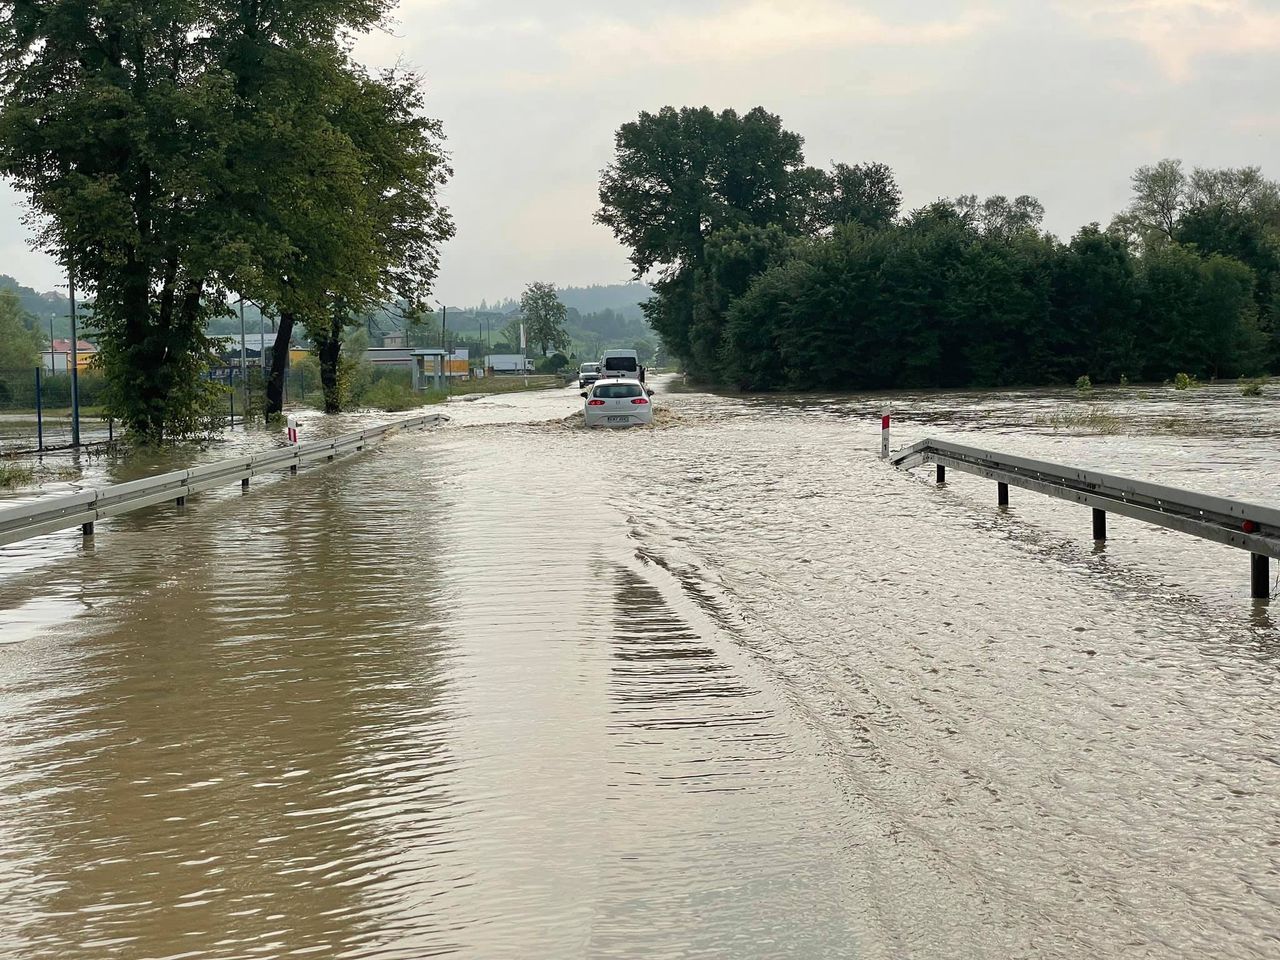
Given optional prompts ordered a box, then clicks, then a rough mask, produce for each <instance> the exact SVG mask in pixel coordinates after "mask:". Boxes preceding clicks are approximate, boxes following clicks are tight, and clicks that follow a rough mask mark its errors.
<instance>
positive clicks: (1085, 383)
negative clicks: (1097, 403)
mask: <svg viewBox="0 0 1280 960" xmlns="http://www.w3.org/2000/svg"><path fill="white" fill-rule="evenodd" d="M1076 389H1077V390H1078V391H1080V392H1081V393H1089V392H1090V391H1091V390H1093V381H1092V380H1090V379H1089V375H1088V374H1087V373H1086V374H1085V375H1084V376H1083V377H1081V378H1080V379H1079V380H1077V381H1076Z"/></svg>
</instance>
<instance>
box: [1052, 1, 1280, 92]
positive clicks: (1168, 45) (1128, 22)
mask: <svg viewBox="0 0 1280 960" xmlns="http://www.w3.org/2000/svg"><path fill="white" fill-rule="evenodd" d="M1059 9H1060V10H1061V11H1062V12H1063V13H1065V14H1066V15H1067V16H1070V17H1073V18H1075V19H1077V20H1080V21H1082V22H1084V23H1085V24H1086V25H1087V26H1088V27H1089V28H1090V29H1091V30H1092V31H1094V32H1095V33H1098V34H1101V35H1104V36H1108V37H1113V38H1118V39H1124V40H1131V41H1133V42H1134V43H1137V44H1140V45H1141V46H1143V47H1145V48H1146V49H1147V51H1148V52H1149V53H1150V54H1151V56H1152V57H1154V58H1155V60H1156V61H1157V62H1158V63H1159V64H1160V66H1161V67H1162V68H1163V70H1164V71H1165V73H1166V74H1167V75H1168V76H1169V78H1170V79H1173V80H1177V81H1185V80H1189V79H1190V78H1191V76H1192V73H1193V68H1194V65H1195V63H1196V61H1198V60H1200V59H1202V58H1204V57H1210V56H1229V55H1232V54H1248V53H1268V52H1280V11H1276V10H1274V9H1270V10H1269V9H1265V8H1264V7H1263V5H1262V4H1261V3H1260V2H1257V0H1065V2H1062V3H1060V4H1059Z"/></svg>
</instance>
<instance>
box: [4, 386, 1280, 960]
mask: <svg viewBox="0 0 1280 960" xmlns="http://www.w3.org/2000/svg"><path fill="white" fill-rule="evenodd" d="M671 386H673V385H672V384H661V385H660V388H661V392H660V395H659V397H658V399H659V401H661V403H662V407H661V409H662V417H661V425H660V427H659V428H658V429H654V430H644V431H633V432H622V433H587V432H585V431H583V430H581V429H578V428H577V427H576V426H575V425H574V424H573V421H572V418H571V417H570V415H571V414H572V412H573V411H574V410H575V408H576V407H577V405H578V403H579V402H580V401H579V400H578V397H577V394H576V392H575V391H572V390H566V391H555V392H549V393H542V394H529V395H507V396H503V397H496V398H491V399H484V400H478V401H474V402H466V403H454V404H451V405H450V409H449V413H450V414H451V416H453V418H454V420H453V422H452V423H451V424H449V425H448V426H446V427H444V428H441V429H439V430H435V431H429V432H413V433H404V434H401V435H399V436H396V437H393V438H392V439H389V440H388V441H386V442H384V443H382V444H380V445H379V446H377V447H376V448H374V449H372V450H370V451H369V452H367V453H365V454H361V455H356V456H352V457H348V458H345V459H343V460H340V461H337V462H335V463H333V464H329V465H325V466H320V467H316V468H313V469H309V470H304V471H303V472H301V473H300V474H299V476H298V477H296V478H292V479H280V480H276V481H271V482H265V483H262V484H257V485H255V486H254V488H253V489H252V490H250V491H249V493H248V494H246V495H241V493H240V491H239V490H238V489H231V490H227V491H220V492H217V493H213V494H206V495H201V496H200V497H197V498H194V499H193V500H192V501H191V503H190V504H189V505H188V507H187V508H186V509H185V510H184V511H182V512H181V513H179V512H177V511H175V510H173V509H172V508H167V509H156V510H153V511H146V512H143V513H140V514H136V515H131V516H128V517H124V518H119V519H116V520H113V521H108V522H103V523H100V524H99V529H98V536H97V537H96V539H95V540H93V541H91V542H90V543H89V544H88V545H81V543H80V541H79V540H78V538H76V537H74V536H72V535H70V534H61V535H56V536H52V537H47V538H44V539H41V540H38V541H32V542H30V543H28V544H25V545H19V546H15V547H11V548H7V549H5V550H4V551H0V957H4V958H18V960H32V958H72V960H79V958H86V960H87V958H112V957H118V958H178V957H183V958H240V957H245V958H248V957H290V956H316V957H342V958H406V960H408V958H421V957H428V956H458V957H476V958H494V957H520V958H562V957H637V958H666V957H670V958H693V957H699V958H702V957H705V958H757V957H758V958H773V957H785V956H792V957H802V958H819V957H839V958H844V957H856V958H864V957H865V958H939V960H942V958H993V960H995V958H1000V960H1005V958H1010V957H1036V958H1041V957H1043V958H1076V957H1097V958H1111V957H1124V958H1166V957H1168V958H1174V957H1215V958H1243V957H1269V958H1274V957H1276V956H1280V922H1278V921H1277V919H1276V918H1277V917H1280V709H1278V707H1280V685H1278V684H1277V678H1278V676H1280V628H1278V627H1277V621H1278V620H1280V606H1278V605H1277V604H1276V603H1272V604H1266V603H1256V602H1254V601H1251V600H1249V599H1248V576H1247V574H1248V557H1247V556H1246V555H1245V554H1244V553H1242V552H1239V551H1234V550H1231V549H1229V548H1225V547H1218V546H1215V545H1212V544H1207V543H1205V542H1202V541H1199V540H1195V539H1192V538H1189V537H1184V536H1181V535H1178V534H1174V533H1171V532H1168V531H1163V530H1158V529H1153V528H1147V527H1143V526H1141V525H1139V524H1138V523H1136V522H1133V521H1126V520H1124V519H1123V518H1119V517H1117V518H1114V519H1113V521H1112V530H1111V533H1112V537H1113V540H1112V541H1110V542H1109V543H1108V544H1107V546H1106V547H1105V548H1095V546H1094V545H1093V543H1092V542H1091V541H1090V539H1089V512H1088V510H1085V509H1082V508H1079V507H1073V506H1071V505H1069V504H1066V503H1062V502H1059V501H1054V500H1050V499H1049V498H1045V497H1039V496H1036V495H1033V494H1031V493H1028V492H1024V491H1019V490H1014V491H1012V494H1013V504H1012V506H1011V507H1010V508H1009V509H1008V510H1000V509H997V508H996V506H995V491H994V488H993V485H992V484H989V483H983V482H982V481H979V480H977V479H976V478H971V477H966V476H964V475H959V476H957V477H955V478H953V481H952V483H951V484H949V485H948V486H946V487H943V488H936V487H934V486H933V485H932V484H931V483H929V482H927V480H928V479H929V478H926V477H924V476H923V475H921V476H915V477H913V476H911V475H907V474H901V473H897V472H895V471H893V470H891V469H890V468H888V467H886V466H885V465H884V464H882V463H881V462H880V461H879V460H878V459H877V458H876V454H877V452H878V446H879V430H878V415H879V412H880V409H881V407H882V406H883V405H884V404H885V403H887V402H892V404H893V406H894V409H895V415H896V423H897V432H896V436H895V443H894V445H895V447H896V446H900V445H905V444H906V443H909V442H912V441H914V440H917V439H921V438H923V437H925V436H929V435H933V436H944V437H954V438H963V439H965V440H966V441H967V442H971V443H974V444H977V445H983V446H989V447H992V448H995V449H1000V450H1005V451H1008V452H1012V453H1024V454H1029V455H1034V456H1038V457H1041V458H1044V459H1050V460H1059V461H1064V462H1069V463H1078V464H1080V465H1082V466H1092V467H1097V468H1102V469H1107V470H1109V471H1111V472H1114V473H1118V474H1121V475H1124V474H1130V475H1137V476H1142V477H1144V478H1147V479H1152V480H1156V481H1159V482H1165V483H1171V484H1175V485H1180V486H1188V487H1192V488H1195V489H1200V490H1203V491H1205V492H1210V493H1219V494H1225V495H1238V496H1243V497H1245V498H1247V499H1254V500H1260V501H1263V502H1269V503H1272V504H1274V503H1276V502H1277V501H1280V471H1278V470H1277V468H1278V467H1280V452H1278V451H1280V404H1278V403H1276V402H1275V401H1274V400H1268V399H1266V398H1263V399H1261V400H1258V399H1245V398H1242V397H1240V396H1239V395H1238V391H1234V390H1229V389H1226V388H1223V389H1217V388H1214V389H1205V390H1200V391H1195V392H1194V393H1192V394H1189V395H1187V396H1181V395H1176V394H1173V393H1172V392H1164V391H1140V390H1134V391H1126V392H1124V393H1123V394H1120V393H1117V394H1114V395H1110V394H1106V393H1104V392H1101V391H1100V392H1099V394H1098V396H1096V397H1094V398H1091V399H1089V400H1080V399H1077V398H1076V397H1074V396H1073V395H1071V394H1069V393H1051V392H1036V393H1028V394H1021V395H1019V394H1003V395H1000V396H998V397H992V396H984V395H979V394H973V395H961V394H929V395H914V396H913V395H901V396H896V397H893V398H865V397H864V398H852V399H851V398H841V397H803V398H788V399H778V398H722V397H715V396H711V395H708V394H702V393H696V392H690V393H684V392H679V391H676V390H673V389H668V388H669V387H671ZM1064 412H1066V413H1069V414H1073V417H1065V418H1064ZM566 418H569V419H566ZM95 469H97V470H99V471H101V472H102V473H103V475H104V476H105V478H106V479H111V478H112V476H113V475H114V473H116V472H120V471H126V470H128V471H136V470H137V469H138V465H137V464H133V465H129V466H116V465H111V464H105V465H99V466H97V467H95Z"/></svg>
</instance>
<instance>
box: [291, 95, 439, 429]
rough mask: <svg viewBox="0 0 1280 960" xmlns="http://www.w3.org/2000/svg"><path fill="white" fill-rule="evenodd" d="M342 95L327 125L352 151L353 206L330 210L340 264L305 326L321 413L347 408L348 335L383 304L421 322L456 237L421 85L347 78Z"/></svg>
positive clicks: (326, 275) (435, 130)
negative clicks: (442, 194)
mask: <svg viewBox="0 0 1280 960" xmlns="http://www.w3.org/2000/svg"><path fill="white" fill-rule="evenodd" d="M346 87H347V89H346V93H345V95H343V96H342V97H341V98H340V104H339V109H338V110H337V111H336V113H335V116H334V121H333V122H334V125H335V127H336V129H337V131H338V133H339V134H340V135H341V137H342V138H344V140H345V141H346V142H347V143H349V145H350V152H351V160H352V163H353V165H354V170H355V171H356V173H357V177H358V184H359V185H358V190H357V192H356V194H355V196H354V197H352V199H351V202H350V203H349V204H347V205H344V206H343V207H341V208H339V209H335V210H334V213H335V214H338V215H340V216H341V217H342V219H343V227H342V229H341V231H340V233H339V237H340V239H341V240H342V241H344V245H345V246H346V247H347V249H346V252H345V255H343V256H342V257H340V258H339V259H338V260H337V261H336V262H331V263H329V264H326V266H325V269H324V270H322V271H317V274H316V276H315V279H316V280H318V281H320V283H321V285H323V286H325V287H326V288H327V290H328V292H329V303H328V309H327V311H325V312H324V313H321V314H318V315H316V316H315V317H314V318H309V322H308V323H307V332H308V333H309V334H310V336H311V339H312V342H313V343H314V344H315V350H316V355H317V357H318V358H319V360H320V377H321V382H322V383H323V385H324V399H325V412H327V413H336V412H337V411H338V410H339V409H341V405H342V402H343V399H344V397H343V390H342V388H341V384H340V377H339V374H340V363H339V361H340V357H341V349H342V339H343V336H344V335H345V332H346V330H347V329H348V328H349V327H351V326H352V325H358V324H359V323H360V322H361V320H360V318H361V317H362V316H364V315H365V314H367V313H368V312H369V311H370V310H373V309H376V308H377V307H379V306H381V305H384V304H396V305H397V309H398V310H399V312H400V313H401V315H402V317H403V318H404V319H405V320H406V321H407V322H410V323H412V322H413V321H414V320H416V319H417V318H419V317H420V316H421V315H422V314H423V313H424V312H425V311H426V309H427V306H426V303H427V297H428V295H429V294H430V292H431V287H432V284H433V283H434V281H435V278H436V274H437V273H438V271H439V244H440V242H441V241H443V240H444V239H446V238H448V237H450V236H452V235H453V222H452V220H451V218H450V216H449V214H448V212H447V211H446V210H445V209H444V207H443V206H441V204H440V202H439V199H438V192H439V188H440V187H441V186H442V185H443V184H444V182H445V181H446V180H447V178H448V176H449V175H450V169H449V166H448V164H447V163H446V160H445V156H444V151H443V148H442V135H441V129H440V124H439V121H436V120H431V119H428V118H426V117H424V116H423V114H422V108H423V93H422V85H421V81H420V79H419V78H418V77H417V76H416V75H414V74H412V73H406V72H403V71H396V70H391V71H386V72H384V73H382V74H380V75H378V76H372V75H369V74H365V73H364V72H362V71H356V70H352V71H349V73H348V76H347V78H346Z"/></svg>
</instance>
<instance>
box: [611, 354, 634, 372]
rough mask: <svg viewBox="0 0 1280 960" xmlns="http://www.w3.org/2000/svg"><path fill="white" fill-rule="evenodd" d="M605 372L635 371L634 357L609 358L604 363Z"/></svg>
mask: <svg viewBox="0 0 1280 960" xmlns="http://www.w3.org/2000/svg"><path fill="white" fill-rule="evenodd" d="M604 365H605V369H607V370H631V371H634V370H635V369H636V358H635V357H610V358H609V359H608V360H606V361H605V362H604Z"/></svg>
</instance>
